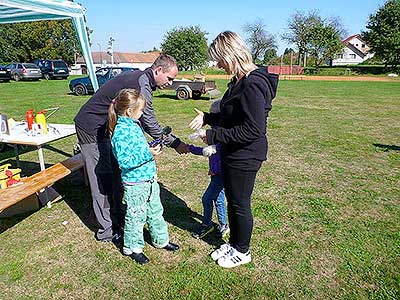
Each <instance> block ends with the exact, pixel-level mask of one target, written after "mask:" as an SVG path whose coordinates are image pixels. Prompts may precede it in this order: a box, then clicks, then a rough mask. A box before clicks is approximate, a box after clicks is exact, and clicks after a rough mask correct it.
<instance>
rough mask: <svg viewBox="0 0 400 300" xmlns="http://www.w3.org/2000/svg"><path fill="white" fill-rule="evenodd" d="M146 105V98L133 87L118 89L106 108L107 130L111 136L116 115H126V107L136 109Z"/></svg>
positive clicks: (116, 118)
mask: <svg viewBox="0 0 400 300" xmlns="http://www.w3.org/2000/svg"><path fill="white" fill-rule="evenodd" d="M144 107H146V99H145V98H144V97H143V96H142V95H141V94H140V93H139V92H138V91H137V90H135V89H123V90H120V91H119V93H118V95H117V97H115V99H114V100H113V101H112V102H111V104H110V107H109V108H108V132H109V134H110V136H112V134H113V132H114V129H115V126H116V125H117V120H118V115H120V116H126V117H129V116H128V109H129V108H131V109H132V110H137V109H139V108H144Z"/></svg>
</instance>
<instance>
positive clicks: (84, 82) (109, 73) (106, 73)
mask: <svg viewBox="0 0 400 300" xmlns="http://www.w3.org/2000/svg"><path fill="white" fill-rule="evenodd" d="M135 70H138V68H129V67H106V68H101V69H98V70H97V71H96V77H97V82H98V83H99V87H101V86H102V85H103V84H104V83H106V82H107V81H108V80H110V79H112V78H114V77H115V76H118V75H119V74H121V73H123V72H128V71H135ZM69 89H70V90H71V92H73V93H74V94H75V95H78V96H83V95H87V94H93V93H94V90H93V86H92V83H91V81H90V78H89V76H88V77H83V78H76V79H73V80H71V82H70V83H69Z"/></svg>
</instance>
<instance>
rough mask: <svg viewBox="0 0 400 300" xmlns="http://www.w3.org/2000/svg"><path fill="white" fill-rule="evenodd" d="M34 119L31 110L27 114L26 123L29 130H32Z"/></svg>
mask: <svg viewBox="0 0 400 300" xmlns="http://www.w3.org/2000/svg"><path fill="white" fill-rule="evenodd" d="M33 119H34V117H33V109H32V108H31V109H29V110H28V111H27V112H26V122H27V123H28V130H31V129H32V124H33Z"/></svg>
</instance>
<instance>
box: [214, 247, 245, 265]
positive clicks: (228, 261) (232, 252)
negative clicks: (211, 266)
mask: <svg viewBox="0 0 400 300" xmlns="http://www.w3.org/2000/svg"><path fill="white" fill-rule="evenodd" d="M249 262H251V255H250V251H247V253H241V252H239V251H237V250H236V249H235V248H233V247H231V248H230V249H229V251H228V253H227V254H225V255H224V256H222V257H221V258H219V259H218V261H217V263H218V265H219V266H220V267H223V268H233V267H237V266H240V265H244V264H247V263H249Z"/></svg>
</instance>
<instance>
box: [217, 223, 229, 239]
mask: <svg viewBox="0 0 400 300" xmlns="http://www.w3.org/2000/svg"><path fill="white" fill-rule="evenodd" d="M229 231H230V229H229V226H228V224H223V225H218V231H217V233H216V236H217V237H219V238H224V237H225V236H226V235H227V234H228V233H229Z"/></svg>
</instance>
